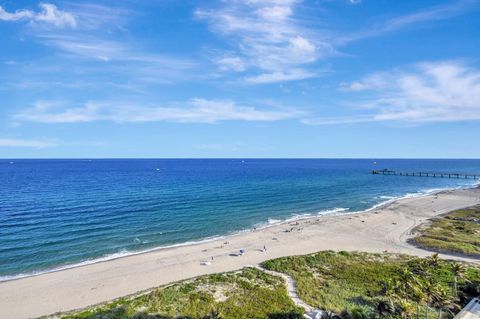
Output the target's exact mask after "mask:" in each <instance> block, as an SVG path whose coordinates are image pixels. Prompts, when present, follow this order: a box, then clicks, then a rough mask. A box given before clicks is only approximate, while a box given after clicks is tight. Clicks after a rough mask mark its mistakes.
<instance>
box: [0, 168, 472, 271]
mask: <svg viewBox="0 0 480 319" xmlns="http://www.w3.org/2000/svg"><path fill="white" fill-rule="evenodd" d="M374 162H376V164H374ZM382 168H390V169H396V170H402V171H419V170H423V171H439V172H440V171H444V172H448V171H453V172H469V173H480V160H382V159H371V160H370V159H369V160H352V159H321V160H287V159H285V160H278V159H275V160H273V159H272V160H270V159H261V160H260V159H245V160H239V159H217V160H200V159H198V160H180V159H178V160H177V159H171V160H154V159H148V160H107V159H105V160H0V181H1V183H0V279H1V280H7V279H11V278H15V277H18V276H23V275H28V274H33V273H38V272H43V271H48V270H52V269H58V268H63V267H69V266H72V265H78V264H81V263H89V262H95V261H98V260H104V259H109V258H114V257H118V256H122V255H128V254H131V253H134V252H139V251H144V250H148V249H152V248H155V247H160V246H168V245H176V244H184V243H189V242H194V241H199V240H205V239H209V238H213V237H216V236H221V235H226V234H231V233H234V232H238V231H243V230H248V229H251V228H253V227H262V226H266V225H268V224H269V223H276V222H280V221H282V220H286V219H292V218H301V217H304V216H309V215H316V214H328V213H332V212H337V213H339V212H343V213H348V212H354V211H361V210H365V209H368V208H370V207H372V206H374V205H377V204H379V203H381V202H384V201H386V200H388V199H392V198H396V197H402V196H405V195H408V194H420V193H423V192H427V191H431V190H433V189H442V188H452V187H466V186H469V185H472V184H473V181H472V180H463V179H445V178H443V179H442V178H416V177H394V176H378V175H372V174H371V173H370V172H371V170H372V169H382Z"/></svg>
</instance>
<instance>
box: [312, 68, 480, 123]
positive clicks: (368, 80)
mask: <svg viewBox="0 0 480 319" xmlns="http://www.w3.org/2000/svg"><path fill="white" fill-rule="evenodd" d="M341 90H343V91H350V92H352V93H356V92H361V93H362V94H367V95H369V96H370V97H369V98H366V99H365V98H364V100H363V101H362V100H360V101H362V102H359V103H358V104H357V106H358V107H360V108H362V110H363V111H364V112H366V113H368V114H365V115H361V116H358V115H355V116H346V117H337V118H316V119H310V120H305V121H304V122H305V124H312V125H315V124H316V125H325V124H341V123H360V122H373V121H395V122H403V123H417V124H419V123H429V122H456V121H480V69H478V68H475V67H472V66H469V65H468V64H465V63H462V62H458V61H443V62H430V63H418V64H416V65H414V66H413V67H411V68H408V69H407V70H392V71H389V72H382V73H375V74H371V75H368V76H366V77H365V78H364V79H361V80H359V81H355V82H352V83H350V84H348V85H346V84H343V85H342V86H341Z"/></svg>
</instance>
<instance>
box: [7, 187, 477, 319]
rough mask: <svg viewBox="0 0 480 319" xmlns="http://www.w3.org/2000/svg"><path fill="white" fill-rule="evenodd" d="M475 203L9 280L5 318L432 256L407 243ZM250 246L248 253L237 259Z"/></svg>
mask: <svg viewBox="0 0 480 319" xmlns="http://www.w3.org/2000/svg"><path fill="white" fill-rule="evenodd" d="M475 204H480V189H478V188H476V189H461V190H449V191H442V192H439V193H436V194H431V195H426V196H422V197H412V198H404V199H400V200H397V201H394V202H392V203H389V204H385V205H383V206H381V207H378V208H376V209H372V210H370V211H367V212H362V213H355V214H344V215H326V216H319V217H312V218H308V219H303V220H299V221H296V222H291V223H284V224H279V225H274V226H271V227H268V228H264V229H259V230H254V231H251V232H246V233H241V234H237V235H232V236H229V237H228V238H223V239H219V240H215V241H210V242H205V243H201V244H195V245H190V246H182V247H175V248H167V249H159V250H155V251H151V252H148V253H143V254H138V255H133V256H128V257H123V258H119V259H115V260H110V261H105V262H99V263H96V264H91V265H86V266H81V267H77V268H72V269H67V270H62V271H57V272H52V273H46V274H42V275H37V276H33V277H27V278H22V279H18V280H12V281H8V282H2V283H0V318H32V317H39V316H42V315H48V314H52V313H55V312H59V311H67V310H72V309H78V308H83V307H86V306H89V305H93V304H97V303H101V302H104V301H108V300H112V299H115V298H118V297H121V296H126V295H130V294H134V293H136V292H139V291H143V290H148V289H150V288H153V287H157V286H160V285H164V284H168V283H171V282H173V281H177V280H181V279H186V278H190V277H194V276H198V275H203V274H209V273H215V272H224V271H230V270H236V269H240V268H242V267H245V266H248V265H255V264H258V263H260V262H262V261H264V260H267V259H271V258H275V257H281V256H288V255H298V254H308V253H313V252H316V251H320V250H327V249H331V250H350V251H352V250H359V251H367V252H383V251H389V252H399V253H406V254H412V255H419V256H425V255H430V254H431V252H428V251H425V250H422V249H419V248H416V247H414V246H412V245H410V244H408V243H407V240H408V238H409V237H410V236H411V231H412V229H413V228H415V227H416V226H417V225H419V224H420V223H422V222H424V221H425V220H427V219H428V218H431V217H433V216H436V215H439V214H443V213H447V212H449V211H451V210H454V209H459V208H463V207H468V206H472V205H475ZM264 246H265V247H266V249H267V250H266V252H264V251H263V247H264ZM242 248H243V249H246V250H247V253H246V254H245V255H243V256H237V255H236V254H237V253H238V251H239V250H240V249H242ZM212 257H213V258H212ZM442 257H444V258H456V259H464V260H469V261H475V260H471V259H468V258H458V257H452V256H442ZM202 261H209V263H210V265H202Z"/></svg>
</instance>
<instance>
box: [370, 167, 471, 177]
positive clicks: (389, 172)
mask: <svg viewBox="0 0 480 319" xmlns="http://www.w3.org/2000/svg"><path fill="white" fill-rule="evenodd" d="M372 174H374V175H398V176H417V177H439V178H464V179H480V174H467V173H444V172H398V171H394V170H390V169H382V170H373V171H372Z"/></svg>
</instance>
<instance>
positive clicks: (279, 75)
mask: <svg viewBox="0 0 480 319" xmlns="http://www.w3.org/2000/svg"><path fill="white" fill-rule="evenodd" d="M314 76H315V74H314V73H312V72H309V71H307V70H304V69H290V70H287V71H286V72H283V71H277V72H272V73H262V74H259V75H255V76H249V77H246V78H245V81H246V82H247V83H251V84H264V83H274V82H285V81H293V80H303V79H308V78H311V77H314Z"/></svg>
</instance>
